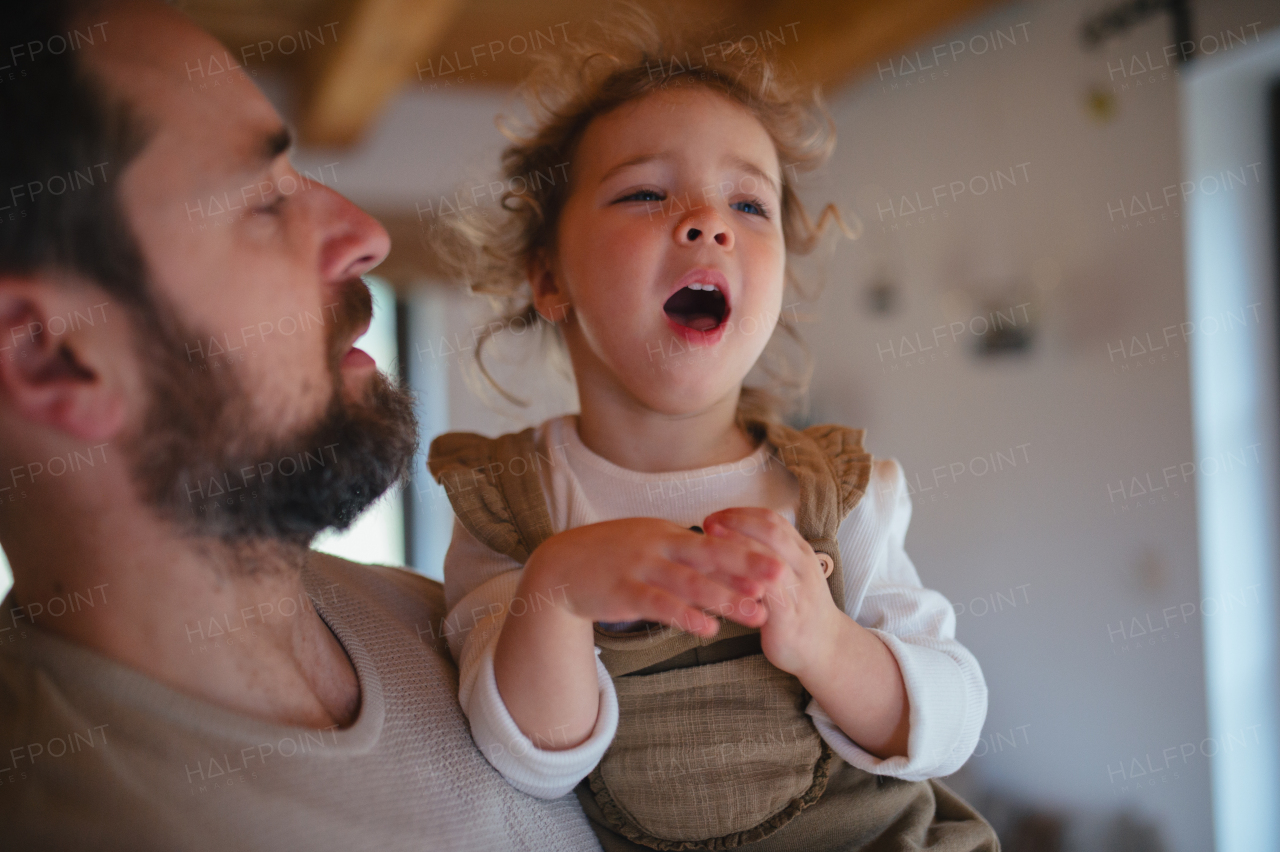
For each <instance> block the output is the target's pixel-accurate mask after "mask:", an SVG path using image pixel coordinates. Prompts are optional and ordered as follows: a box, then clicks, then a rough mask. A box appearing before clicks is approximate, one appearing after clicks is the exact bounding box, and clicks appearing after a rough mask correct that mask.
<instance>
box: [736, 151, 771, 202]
mask: <svg viewBox="0 0 1280 852" xmlns="http://www.w3.org/2000/svg"><path fill="white" fill-rule="evenodd" d="M730 162H732V164H733V165H734V167H736V168H738V169H740V170H741V171H744V172H746V173H747V174H749V175H751V176H752V177H758V178H760V179H761V180H762V181H764V182H765V183H767V184H769V186H771V187H772V188H773V192H774V194H775V195H776V196H778V197H779V198H781V197H782V185H781V184H780V183H779V182H778V179H777V178H775V177H774V176H773V175H771V174H769V173H768V172H766V171H765V170H764V169H762V168H760V167H759V166H757V165H756V164H755V163H753V162H751V161H750V160H744V159H742V158H741V157H734V158H733V159H732V160H731V161H730Z"/></svg>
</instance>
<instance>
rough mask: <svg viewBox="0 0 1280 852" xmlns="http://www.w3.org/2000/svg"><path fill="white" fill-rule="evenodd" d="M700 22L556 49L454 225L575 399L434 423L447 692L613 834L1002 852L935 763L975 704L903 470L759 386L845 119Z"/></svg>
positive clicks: (956, 749)
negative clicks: (445, 500)
mask: <svg viewBox="0 0 1280 852" xmlns="http://www.w3.org/2000/svg"><path fill="white" fill-rule="evenodd" d="M623 32H625V35H623V34H621V33H623ZM706 44H707V47H705V48H704V47H703V42H702V41H699V40H696V39H692V40H691V39H687V38H686V39H679V38H675V39H673V38H670V37H667V38H665V39H664V38H660V37H659V35H658V34H657V33H656V28H655V27H654V26H652V24H651V23H650V22H649V21H648V20H646V19H644V18H643V17H641V16H639V15H633V16H632V20H629V21H628V22H627V23H626V27H625V30H624V29H619V31H618V34H614V35H606V36H605V37H603V38H602V39H601V41H599V42H597V43H593V44H586V43H583V42H581V41H580V42H577V43H576V44H575V45H573V47H572V49H571V50H568V51H566V52H563V53H561V54H559V55H558V56H557V57H556V59H555V60H554V61H553V63H552V64H551V65H549V66H548V67H547V68H544V69H543V70H542V71H541V72H540V73H539V74H538V75H535V76H534V78H532V81H531V83H530V84H529V85H530V91H531V93H532V95H533V97H532V98H531V99H530V104H531V107H532V109H533V115H534V121H535V127H534V130H533V132H532V133H531V134H529V135H528V136H526V137H523V138H517V139H516V140H515V141H514V143H513V144H512V145H511V146H510V147H509V148H508V149H507V151H506V152H505V154H504V156H503V164H504V171H505V178H506V179H507V181H508V184H507V185H508V186H511V187H519V188H520V189H519V191H516V190H515V189H513V191H511V192H508V193H507V195H506V196H505V197H504V199H503V204H502V209H501V211H498V214H497V215H496V216H495V217H491V218H477V219H471V220H454V221H453V222H452V223H450V224H449V227H448V229H447V230H446V231H444V233H443V234H441V235H440V239H439V240H438V245H439V247H440V249H441V252H442V254H443V255H444V256H445V257H446V258H447V259H449V260H451V261H452V262H453V263H454V266H455V270H456V272H457V274H458V276H459V277H460V278H462V279H463V280H465V281H466V282H467V283H468V284H469V286H470V287H471V289H472V290H473V291H476V292H479V293H484V294H487V295H490V296H498V297H501V298H503V299H504V300H505V301H506V303H507V307H508V309H509V313H508V315H507V318H508V320H510V321H513V322H514V321H520V322H525V323H534V324H537V325H540V326H541V327H543V328H544V329H546V330H547V331H548V332H550V333H553V334H555V335H556V336H557V337H558V339H560V340H562V341H563V344H564V345H565V347H566V348H567V350H568V353H569V357H570V360H571V363H572V366H573V374H574V377H575V379H576V384H577V391H578V396H579V401H580V408H581V410H580V413H579V414H577V415H570V416H565V417H560V418H555V419H552V420H549V421H547V422H546V423H543V424H542V425H541V426H540V427H537V428H536V429H530V430H526V431H525V432H521V433H519V434H515V435H505V436H503V437H501V438H498V439H495V440H489V439H486V438H483V437H481V436H478V435H469V434H457V433H455V434H449V435H444V436H441V437H440V438H438V439H437V440H436V441H435V442H434V443H433V444H432V447H431V457H430V461H429V465H430V468H431V471H432V473H433V475H434V476H436V478H437V479H438V480H439V481H440V482H441V484H442V485H444V486H445V488H446V491H447V492H448V494H449V497H450V500H451V502H452V504H453V507H454V509H455V512H456V514H457V523H456V524H455V528H454V537H453V542H452V544H451V546H450V548H449V552H448V555H447V556H446V559H445V569H444V571H445V588H446V595H447V598H448V604H449V607H450V615H449V619H448V622H447V625H446V630H447V631H448V633H449V637H450V645H451V648H452V650H453V653H454V655H455V657H456V658H457V659H458V662H459V666H460V669H461V680H460V689H459V699H460V701H461V704H462V707H463V709H464V711H465V712H466V714H467V715H468V717H469V719H470V722H471V728H472V733H473V736H474V738H475V741H476V744H477V746H478V747H479V748H480V749H481V751H482V752H483V753H484V754H485V756H486V757H487V758H488V760H489V761H490V762H491V763H492V764H493V766H494V767H495V768H497V769H498V770H499V771H500V772H501V773H502V774H503V775H504V776H505V777H506V778H507V779H508V780H509V781H510V783H511V784H512V785H514V786H515V787H517V788H518V789H520V790H522V791H524V792H526V793H529V794H531V795H534V796H540V797H547V798H550V797H557V796H561V795H564V794H566V793H568V792H569V791H570V790H574V789H575V787H576V790H577V794H578V797H579V799H580V801H581V802H582V806H583V808H584V810H585V811H586V813H587V814H588V816H589V817H590V818H591V820H592V823H593V825H594V826H595V828H596V831H597V835H598V836H599V838H600V840H601V843H602V845H603V846H604V848H605V849H607V850H614V849H618V850H622V849H627V850H641V849H671V850H682V849H727V848H733V847H737V846H743V847H745V848H748V849H751V850H784V849H787V850H790V849H842V850H844V849H848V850H853V849H885V850H888V849H894V850H899V849H917V848H928V849H939V850H956V851H957V852H960V850H978V849H982V850H994V849H997V848H998V844H997V842H996V840H995V836H994V834H993V833H992V832H991V829H990V828H989V826H987V824H986V823H985V822H984V821H983V820H982V819H981V817H979V816H978V815H977V814H976V813H974V812H973V810H972V809H970V808H969V807H968V805H966V804H965V803H964V802H963V801H961V800H960V799H958V798H957V797H955V796H954V794H952V793H950V792H949V791H948V790H947V789H946V788H945V787H943V786H941V785H940V784H937V783H936V782H931V781H930V782H927V781H926V779H931V778H934V777H937V776H941V775H946V774H949V773H951V772H954V771H955V770H956V769H958V768H959V767H960V766H961V764H963V763H964V762H965V760H966V759H967V758H968V757H969V755H970V753H971V752H972V750H973V748H974V746H975V745H976V742H977V738H978V735H979V732H980V730H981V727H982V723H983V720H984V717H985V715H986V702H987V694H986V686H985V684H984V682H983V678H982V673H981V670H980V669H979V667H978V664H977V662H976V661H975V660H974V658H973V656H972V655H971V654H970V653H969V652H968V651H967V650H965V649H964V648H963V647H962V646H961V645H960V644H959V643H958V642H956V640H955V638H954V633H955V617H954V613H953V611H952V609H951V607H950V605H949V604H948V602H947V601H946V600H945V599H944V598H943V597H942V596H941V595H940V594H938V593H937V592H933V591H929V590H926V589H924V588H922V587H921V584H920V581H919V578H918V577H917V575H916V571H915V568H914V567H913V566H912V564H911V561H910V559H909V558H908V557H907V555H906V553H905V552H904V550H903V539H904V537H905V534H906V528H907V523H908V521H909V519H910V514H911V506H910V502H909V499H908V497H907V487H906V482H905V479H904V477H903V473H902V470H901V468H900V467H899V466H898V464H897V463H896V462H894V461H892V460H873V459H872V458H871V456H870V455H868V454H867V453H866V452H864V451H863V449H862V446H861V441H862V433H861V432H860V431H854V430H849V429H845V428H843V427H838V426H824V427H812V428H810V429H806V430H804V431H803V432H801V431H797V430H794V429H791V428H789V427H787V426H786V425H784V423H783V422H782V421H781V419H780V418H779V416H778V415H777V413H776V406H775V405H774V404H773V400H776V397H770V396H768V395H766V394H764V393H762V392H761V391H758V390H755V389H747V388H744V387H743V382H744V379H745V378H746V377H747V374H748V372H749V371H750V370H751V369H752V367H753V366H754V365H755V364H756V362H757V360H759V359H760V357H761V355H762V353H763V351H764V349H765V346H766V344H767V343H768V341H769V340H770V337H771V336H772V334H773V332H774V330H775V328H777V327H779V326H781V327H783V328H784V330H788V326H787V316H786V310H785V307H784V306H785V303H784V285H785V284H786V283H787V277H788V274H787V268H786V255H787V253H788V251H793V252H795V251H800V252H802V251H807V250H808V249H809V248H811V247H812V246H813V245H814V243H815V242H816V240H817V239H818V237H819V236H820V233H821V231H822V230H823V226H824V225H825V224H826V222H827V220H828V219H829V218H836V219H837V220H838V217H837V216H833V215H832V214H834V208H830V207H828V210H826V211H824V214H823V216H822V217H821V218H820V219H819V221H818V223H816V224H815V223H813V222H812V220H811V219H810V218H809V217H808V216H807V215H806V213H805V212H804V210H803V208H802V207H801V204H800V201H799V198H798V197H797V195H796V189H795V179H796V176H797V173H798V172H799V171H805V170H810V169H813V168H815V167H817V166H818V165H820V164H821V163H822V162H823V161H824V160H825V158H826V157H827V156H828V154H829V153H830V150H831V148H832V146H833V145H834V139H833V137H832V133H833V130H832V127H831V122H830V120H829V119H826V118H825V114H824V113H822V112H821V108H820V106H819V105H818V104H817V103H816V101H815V99H814V96H812V95H810V96H809V97H808V98H807V99H806V98H802V97H800V96H799V95H798V94H797V90H796V89H794V88H791V87H789V86H787V85H784V84H783V83H782V82H780V81H779V80H778V78H777V76H776V75H775V72H774V70H773V69H772V68H771V67H770V66H769V65H768V63H767V62H765V61H762V60H761V59H760V56H759V54H758V53H757V54H756V55H755V56H751V55H745V54H744V53H743V51H742V50H741V49H740V48H739V47H738V46H737V45H735V44H733V43H732V42H724V41H723V40H714V39H713V40H709V41H707V42H706ZM562 173H563V174H565V175H566V176H567V178H568V180H567V181H566V180H563V179H555V178H557V177H558V176H559V175H560V174H562ZM546 175H550V176H551V179H545V180H544V179H543V176H546ZM486 375H488V374H487V373H486ZM584 779H585V780H584ZM579 782H581V783H579Z"/></svg>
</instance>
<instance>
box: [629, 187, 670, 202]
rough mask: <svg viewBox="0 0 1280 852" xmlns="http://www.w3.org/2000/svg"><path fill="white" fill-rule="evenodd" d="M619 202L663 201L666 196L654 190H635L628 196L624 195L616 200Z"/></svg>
mask: <svg viewBox="0 0 1280 852" xmlns="http://www.w3.org/2000/svg"><path fill="white" fill-rule="evenodd" d="M618 200H619V201H665V200H666V196H665V195H663V194H662V193H661V192H658V191H657V190H656V189H637V190H636V191H635V192H633V193H630V194H629V195H624V196H622V197H621V198H619V199H618Z"/></svg>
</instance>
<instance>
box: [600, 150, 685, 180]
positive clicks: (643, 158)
mask: <svg viewBox="0 0 1280 852" xmlns="http://www.w3.org/2000/svg"><path fill="white" fill-rule="evenodd" d="M669 159H671V155H670V154H665V153H663V154H641V155H640V156H638V157H632V158H631V159H629V160H623V161H622V162H621V163H618V164H617V165H615V166H613V167H612V168H610V169H609V170H608V171H607V172H605V173H604V174H602V175H601V176H600V183H604V182H605V181H607V180H608V179H609V178H611V177H613V175H614V174H616V173H617V172H620V171H622V170H623V169H628V168H631V167H632V166H639V165H642V164H644V163H648V162H650V161H652V160H669Z"/></svg>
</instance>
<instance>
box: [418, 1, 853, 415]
mask: <svg viewBox="0 0 1280 852" xmlns="http://www.w3.org/2000/svg"><path fill="white" fill-rule="evenodd" d="M752 45H758V40H757V39H754V38H753V39H752ZM763 53H764V50H763V49H756V47H754V46H753V48H752V49H751V50H748V49H747V41H746V39H742V40H741V41H734V40H726V39H724V38H713V37H710V36H708V37H706V38H699V37H698V36H697V35H696V34H695V31H694V30H689V29H685V30H683V31H681V30H680V29H679V28H677V27H675V26H673V25H672V24H671V23H669V22H668V23H667V24H665V25H664V24H662V23H660V22H659V21H657V20H656V19H655V18H654V17H653V16H652V15H651V14H650V13H648V12H646V11H645V10H643V9H640V8H638V7H636V6H631V5H622V6H621V7H620V8H619V9H618V10H617V11H616V12H615V13H614V15H613V16H612V17H611V18H609V19H608V20H606V21H604V22H599V23H598V24H597V33H596V34H595V36H594V37H592V38H589V39H585V40H578V41H572V42H567V43H566V44H565V45H564V46H563V48H561V49H559V50H557V51H555V52H552V53H548V54H544V55H543V56H541V57H540V58H539V60H538V61H537V65H536V66H535V68H534V70H533V71H532V73H531V74H530V75H529V77H528V78H526V80H525V81H524V82H523V83H522V85H521V86H520V88H519V90H518V92H519V94H520V95H522V96H523V101H524V103H525V105H526V106H527V108H528V111H529V116H530V118H529V119H528V121H527V122H526V123H524V124H519V123H517V122H515V121H513V120H512V119H510V118H509V117H504V118H501V119H499V129H500V130H501V131H502V132H503V134H504V135H505V136H506V137H507V139H508V140H510V143H511V144H510V145H509V146H508V147H507V148H506V149H505V150H504V151H503V153H502V170H501V175H502V178H503V186H505V187H507V189H506V191H505V192H504V193H503V194H502V196H501V198H500V201H499V208H500V209H499V210H498V215H497V216H496V217H489V216H453V217H449V218H447V219H441V220H439V222H438V224H437V225H436V226H435V227H433V229H432V234H431V242H432V244H433V247H434V248H435V251H436V254H437V256H438V258H439V260H440V262H441V265H442V267H443V269H444V270H445V272H446V273H447V274H449V275H450V276H451V277H452V278H454V279H456V280H457V281H459V282H461V283H462V284H465V286H466V287H467V288H468V289H469V290H470V291H471V292H473V293H476V294H480V295H483V296H487V297H489V298H490V299H491V300H492V301H493V302H494V304H495V306H496V307H497V308H498V309H499V311H500V312H501V315H500V317H499V319H498V321H499V322H501V323H502V325H500V326H499V328H505V327H509V325H517V324H518V325H519V327H520V328H521V329H524V328H539V329H541V330H542V331H544V332H545V331H546V330H547V329H551V332H552V334H554V335H555V337H556V340H557V341H559V332H558V329H556V327H555V325H554V324H552V323H550V322H548V321H547V320H546V319H545V318H543V317H541V316H540V315H539V314H538V313H537V311H536V310H535V309H534V306H533V299H532V292H531V288H530V285H529V281H528V277H527V270H528V268H529V266H530V263H531V262H532V261H533V260H534V259H535V257H537V255H538V253H539V252H548V253H550V252H551V251H553V249H554V246H555V238H556V227H557V224H558V222H559V218H560V213H561V211H562V209H563V208H564V204H565V201H566V199H567V198H568V197H569V193H570V187H569V186H568V183H569V182H568V180H567V171H566V169H565V166H566V165H567V164H568V163H569V162H571V161H572V159H573V156H574V153H575V150H576V148H577V146H578V144H579V142H580V141H581V139H582V136H583V133H584V132H585V131H586V129H587V126H588V125H589V124H590V123H591V121H592V120H593V119H595V118H596V117H598V116H601V115H604V114H605V113H607V112H609V111H611V110H613V109H615V108H616V107H618V106H621V105H622V104H625V103H628V102H631V101H636V100H639V99H641V98H644V97H645V96H647V95H649V94H652V93H655V92H659V91H663V90H669V89H671V88H672V87H677V86H702V87H704V88H706V89H709V90H711V91H713V92H716V93H719V94H721V95H723V96H725V97H728V98H729V99H731V100H733V101H735V102H737V103H739V104H741V105H742V106H743V107H745V108H746V109H747V110H749V111H750V112H751V113H752V115H754V116H755V117H756V119H757V120H759V122H760V124H761V125H762V126H763V127H764V129H765V131H766V132H767V133H768V134H769V137H770V138H771V139H772V141H773V144H774V147H775V149H776V150H777V154H778V160H779V163H780V164H781V166H782V172H783V174H782V199H781V224H782V233H783V239H784V243H785V245H786V249H787V252H788V254H807V253H809V252H811V251H812V250H813V249H814V248H815V246H817V245H818V243H819V241H820V240H821V238H822V236H823V234H824V232H825V231H826V230H827V227H828V225H829V224H830V223H832V222H834V223H835V224H837V225H838V226H839V228H840V230H841V231H842V232H843V233H844V234H845V235H846V236H848V237H850V238H854V237H856V234H855V233H853V232H852V231H851V230H850V229H849V228H848V226H847V225H846V224H845V223H844V221H843V219H842V218H841V216H840V212H839V211H838V210H837V209H836V207H835V206H834V205H833V204H827V205H826V206H825V207H824V208H823V210H822V213H821V215H820V216H819V217H818V219H817V221H814V220H813V219H812V218H811V217H810V215H809V214H808V212H807V211H806V210H805V208H804V205H803V204H802V203H801V201H800V198H799V196H798V195H797V194H796V188H795V185H794V181H795V178H796V176H797V174H798V173H801V172H809V171H812V170H814V169H817V168H818V167H820V166H821V165H823V164H824V163H825V162H826V161H827V159H828V158H829V157H830V155H831V152H832V150H833V149H834V147H835V124H834V122H833V121H832V120H831V117H830V115H828V113H827V111H826V109H825V108H824V106H823V104H822V100H821V96H820V94H819V91H818V89H817V87H816V86H815V87H810V88H806V87H803V86H801V85H800V84H798V83H797V82H795V81H793V80H790V79H787V78H785V77H784V76H782V75H781V74H780V73H779V72H778V69H777V68H776V67H775V65H774V64H773V62H772V61H771V60H769V59H768V58H766V57H765V56H763ZM557 169H559V170H560V172H561V173H563V174H564V175H565V176H566V179H561V180H557V179H556V176H557V172H556V170H557ZM517 187H518V188H517ZM786 284H787V286H790V287H792V288H793V289H794V290H795V291H796V292H797V293H798V294H799V295H801V296H802V297H807V294H806V293H805V292H804V290H803V288H802V287H801V285H800V282H799V281H798V280H797V279H796V277H795V275H794V273H793V271H792V269H791V265H790V264H788V265H787V270H786ZM493 325H494V324H490V326H489V327H490V328H492V327H493ZM778 327H779V328H781V329H782V330H783V332H784V333H785V334H787V335H788V336H789V337H791V338H792V340H793V341H794V342H796V343H797V344H798V346H799V349H800V351H801V353H802V361H803V363H802V364H801V365H800V366H799V367H798V368H795V367H792V366H790V365H788V364H786V363H785V359H776V358H775V359H769V358H765V357H762V359H761V360H762V362H764V363H761V365H760V366H761V369H762V371H763V372H764V373H765V374H766V376H767V377H768V378H769V382H770V385H771V387H770V388H744V389H743V397H742V400H743V401H742V405H741V406H740V411H741V412H744V413H745V414H746V415H747V416H749V417H752V418H754V419H766V418H776V417H778V416H780V412H781V411H782V410H783V409H784V408H787V407H790V405H791V404H793V403H794V402H796V401H798V400H800V399H801V398H802V397H803V396H804V393H805V391H806V390H807V388H808V383H809V378H810V376H811V374H812V359H811V357H810V356H809V353H808V351H807V349H805V348H804V345H803V342H802V341H800V338H799V335H798V334H797V332H796V329H795V328H794V326H793V325H791V324H790V323H789V322H788V321H787V320H786V318H784V317H781V316H780V317H779V320H778ZM489 337H491V333H489V332H486V333H485V335H482V336H481V337H480V339H479V340H478V342H477V345H476V347H475V356H474V357H475V364H476V366H477V367H478V369H479V372H480V374H481V375H482V376H483V377H484V380H485V381H486V382H487V383H488V385H489V386H490V387H491V388H492V389H493V390H496V391H497V392H498V393H500V394H501V395H502V396H504V397H505V398H506V399H507V400H509V401H511V402H513V403H515V404H517V405H526V404H527V403H526V402H524V401H523V400H519V399H517V398H516V397H514V396H512V395H511V394H510V393H508V392H507V391H506V390H504V389H503V388H502V387H501V385H500V384H499V383H498V382H497V381H496V380H495V379H494V377H493V376H492V374H491V373H490V372H489V370H488V369H487V368H486V366H485V364H484V360H483V358H482V354H481V353H482V349H483V345H484V343H485V341H486V340H487V339H488V338H489ZM766 355H768V353H767V352H766Z"/></svg>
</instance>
